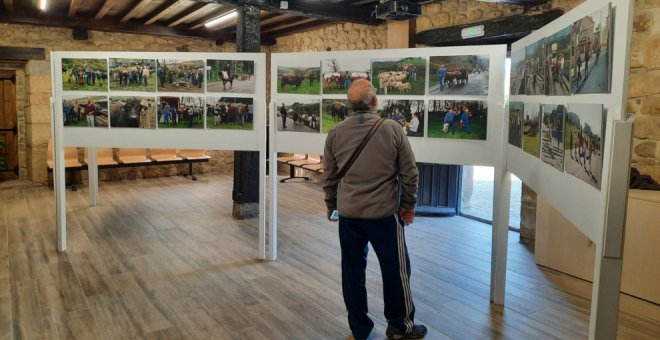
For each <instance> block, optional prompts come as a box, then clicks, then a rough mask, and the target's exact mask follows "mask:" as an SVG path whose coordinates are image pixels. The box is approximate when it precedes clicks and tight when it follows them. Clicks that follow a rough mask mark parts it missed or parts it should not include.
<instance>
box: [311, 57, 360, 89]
mask: <svg viewBox="0 0 660 340" xmlns="http://www.w3.org/2000/svg"><path fill="white" fill-rule="evenodd" d="M322 66H323V67H322V72H321V76H322V80H323V94H344V93H346V92H347V91H348V88H349V87H350V86H351V84H352V83H353V82H354V81H356V80H359V79H366V80H369V81H371V60H370V59H337V58H332V59H326V60H323V62H322Z"/></svg>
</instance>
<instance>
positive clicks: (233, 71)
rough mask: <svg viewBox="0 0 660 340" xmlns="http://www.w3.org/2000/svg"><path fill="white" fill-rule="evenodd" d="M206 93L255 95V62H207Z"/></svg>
mask: <svg viewBox="0 0 660 340" xmlns="http://www.w3.org/2000/svg"><path fill="white" fill-rule="evenodd" d="M206 79H208V84H207V85H206V91H208V92H229V93H254V86H255V79H254V61H252V60H207V61H206Z"/></svg>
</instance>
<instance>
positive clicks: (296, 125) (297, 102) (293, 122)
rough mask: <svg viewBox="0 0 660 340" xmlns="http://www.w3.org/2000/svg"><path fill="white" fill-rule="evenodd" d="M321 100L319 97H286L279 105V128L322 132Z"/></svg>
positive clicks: (282, 129)
mask: <svg viewBox="0 0 660 340" xmlns="http://www.w3.org/2000/svg"><path fill="white" fill-rule="evenodd" d="M320 110H321V101H320V100H318V99H285V100H280V101H279V102H278V106H277V117H278V118H277V130H278V131H293V132H315V133H318V132H320V130H321V129H320V128H321V124H320V123H321V117H320V113H321V112H320Z"/></svg>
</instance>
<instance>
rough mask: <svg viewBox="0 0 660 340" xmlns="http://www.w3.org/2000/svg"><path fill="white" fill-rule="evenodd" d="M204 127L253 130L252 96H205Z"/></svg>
mask: <svg viewBox="0 0 660 340" xmlns="http://www.w3.org/2000/svg"><path fill="white" fill-rule="evenodd" d="M206 128H207V129H227V130H253V129H254V105H253V101H252V98H234V97H207V98H206Z"/></svg>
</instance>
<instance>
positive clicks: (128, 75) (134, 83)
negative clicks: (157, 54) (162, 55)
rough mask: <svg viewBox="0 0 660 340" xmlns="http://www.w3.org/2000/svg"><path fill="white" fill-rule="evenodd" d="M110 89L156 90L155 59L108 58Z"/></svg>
mask: <svg viewBox="0 0 660 340" xmlns="http://www.w3.org/2000/svg"><path fill="white" fill-rule="evenodd" d="M110 90H111V91H148V92H156V60H153V59H115V58H110Z"/></svg>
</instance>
